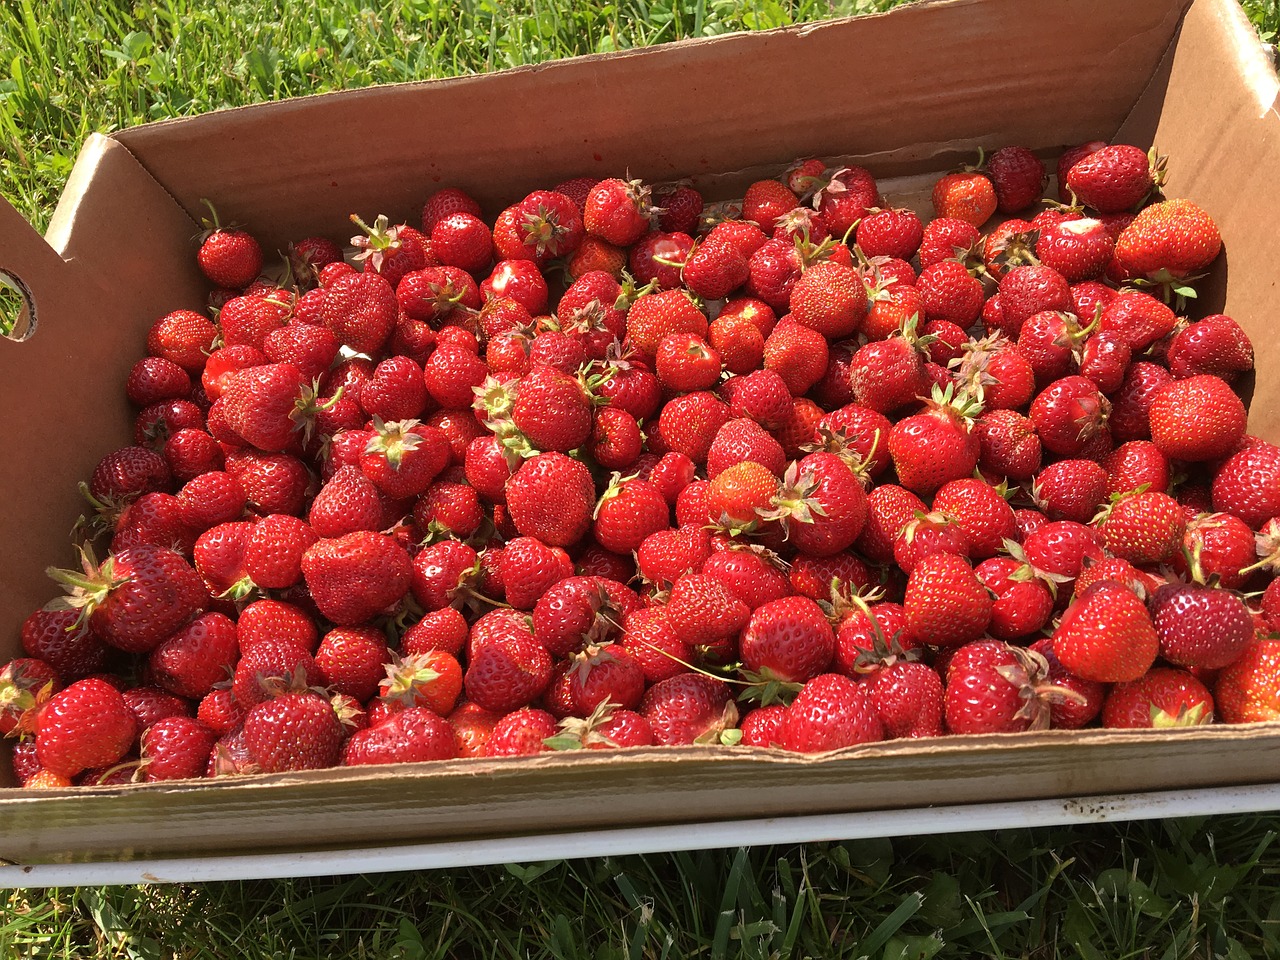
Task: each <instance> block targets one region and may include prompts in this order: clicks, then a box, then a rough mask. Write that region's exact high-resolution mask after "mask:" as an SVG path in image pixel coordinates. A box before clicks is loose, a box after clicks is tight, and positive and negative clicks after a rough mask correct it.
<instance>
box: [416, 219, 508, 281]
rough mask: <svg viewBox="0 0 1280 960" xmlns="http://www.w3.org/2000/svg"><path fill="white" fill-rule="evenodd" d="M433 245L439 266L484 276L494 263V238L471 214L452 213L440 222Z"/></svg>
mask: <svg viewBox="0 0 1280 960" xmlns="http://www.w3.org/2000/svg"><path fill="white" fill-rule="evenodd" d="M430 244H431V252H432V254H433V255H434V256H435V258H436V259H437V261H439V263H441V264H442V265H444V266H449V267H458V268H459V269H461V270H465V271H467V272H468V273H471V274H482V273H483V272H484V271H485V270H487V269H488V268H489V265H490V264H491V263H492V262H493V234H492V232H491V231H490V230H489V227H488V226H487V225H486V224H485V222H484V221H483V220H481V219H480V218H479V217H477V216H474V215H473V214H470V213H451V214H449V215H448V216H446V217H442V218H440V219H439V220H437V221H436V222H435V225H434V226H433V227H432V228H431V240H430Z"/></svg>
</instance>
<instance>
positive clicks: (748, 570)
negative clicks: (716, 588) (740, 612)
mask: <svg viewBox="0 0 1280 960" xmlns="http://www.w3.org/2000/svg"><path fill="white" fill-rule="evenodd" d="M702 572H703V573H704V574H706V575H707V576H709V577H712V578H713V579H715V580H718V581H720V583H722V584H723V585H724V586H725V587H726V588H727V589H728V590H729V592H730V593H732V594H733V595H734V596H735V597H737V598H738V599H739V600H741V601H742V602H743V603H745V604H746V605H747V606H748V607H749V608H750V609H752V610H755V609H756V608H757V607H761V606H763V605H764V604H766V603H769V602H770V601H771V600H780V599H782V598H783V597H785V596H788V595H790V593H791V585H790V583H789V582H788V579H787V574H786V572H785V571H784V570H783V569H781V567H780V565H779V564H778V563H777V562H776V558H773V559H770V556H769V555H768V554H767V553H766V552H764V551H760V552H757V551H756V550H752V549H745V550H741V549H739V550H734V549H730V550H721V551H719V552H717V553H715V554H713V555H712V556H710V557H708V558H707V560H706V562H705V563H703V565H702Z"/></svg>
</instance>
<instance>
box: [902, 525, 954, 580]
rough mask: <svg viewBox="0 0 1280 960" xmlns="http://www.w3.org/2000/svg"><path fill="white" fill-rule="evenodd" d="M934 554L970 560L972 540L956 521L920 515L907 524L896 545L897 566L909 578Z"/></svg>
mask: <svg viewBox="0 0 1280 960" xmlns="http://www.w3.org/2000/svg"><path fill="white" fill-rule="evenodd" d="M932 553H950V554H954V555H955V556H958V557H968V556H969V555H970V554H969V537H968V534H966V533H965V531H964V528H963V527H961V526H960V524H959V523H957V522H956V520H955V518H954V517H949V516H947V515H946V514H943V513H921V514H918V515H916V517H915V519H913V520H910V521H908V522H907V524H906V526H904V527H903V528H902V532H901V533H899V534H898V537H897V539H896V540H895V541H894V543H893V560H894V563H896V564H897V565H898V567H899V568H900V569H901V570H902V572H903V573H905V574H907V575H908V576H910V575H911V571H912V570H914V569H915V568H916V564H917V563H919V562H920V561H921V560H923V559H924V558H925V557H927V556H929V555H930V554H932Z"/></svg>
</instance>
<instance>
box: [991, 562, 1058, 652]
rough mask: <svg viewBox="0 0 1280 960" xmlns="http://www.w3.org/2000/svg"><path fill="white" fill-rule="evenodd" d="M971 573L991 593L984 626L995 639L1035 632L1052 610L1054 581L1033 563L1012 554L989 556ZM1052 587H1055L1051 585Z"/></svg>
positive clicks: (1046, 619) (1046, 620) (1046, 621)
mask: <svg viewBox="0 0 1280 960" xmlns="http://www.w3.org/2000/svg"><path fill="white" fill-rule="evenodd" d="M974 573H976V574H977V575H978V579H979V580H981V581H982V584H983V586H985V587H986V588H987V589H988V590H989V591H991V593H992V594H993V595H994V596H995V602H994V603H993V604H992V606H991V623H990V624H989V625H988V627H987V629H988V630H989V631H990V633H991V635H992V636H993V637H996V638H997V639H999V640H1016V639H1018V638H1019V637H1026V636H1030V635H1031V634H1034V633H1036V632H1037V631H1039V630H1040V629H1041V628H1043V627H1044V625H1045V624H1046V623H1048V622H1049V617H1050V615H1051V614H1052V613H1053V600H1054V594H1053V593H1052V592H1051V589H1050V588H1051V587H1053V585H1054V582H1053V581H1052V580H1050V579H1049V578H1048V577H1047V575H1044V574H1038V573H1037V572H1036V570H1035V568H1034V567H1032V566H1031V565H1030V564H1028V563H1026V562H1025V561H1022V560H1017V559H1014V558H1013V557H992V558H991V559H989V560H984V561H983V562H982V563H980V564H978V567H977V569H975V570H974ZM1054 589H1056V587H1055V588H1054Z"/></svg>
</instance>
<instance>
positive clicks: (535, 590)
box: [497, 537, 573, 610]
mask: <svg viewBox="0 0 1280 960" xmlns="http://www.w3.org/2000/svg"><path fill="white" fill-rule="evenodd" d="M497 575H498V578H499V579H500V580H501V582H502V584H503V589H504V591H505V595H506V600H507V603H509V604H511V606H513V607H515V608H516V609H517V610H532V609H533V607H534V604H536V603H537V601H538V598H539V597H540V596H542V595H543V594H544V593H546V591H547V590H548V589H549V588H550V587H551V586H552V585H553V584H555V583H558V582H559V581H561V580H563V579H565V578H566V577H571V576H573V561H572V560H570V559H569V555H568V554H567V553H565V552H564V551H563V550H561V549H560V548H559V547H551V546H548V545H547V544H545V543H543V542H542V541H540V540H538V539H536V538H534V537H514V538H512V539H511V540H509V541H508V542H507V545H506V546H505V547H504V548H503V550H502V553H501V556H500V558H499V559H498V563H497Z"/></svg>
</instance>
